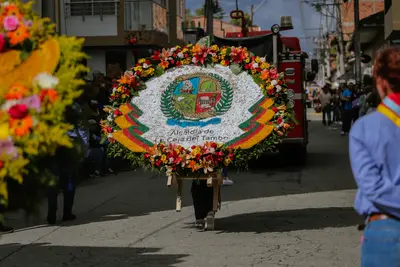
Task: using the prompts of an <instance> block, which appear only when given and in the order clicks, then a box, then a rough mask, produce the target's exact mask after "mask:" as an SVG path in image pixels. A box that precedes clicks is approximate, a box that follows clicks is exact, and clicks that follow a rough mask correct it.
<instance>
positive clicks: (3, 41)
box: [0, 34, 6, 52]
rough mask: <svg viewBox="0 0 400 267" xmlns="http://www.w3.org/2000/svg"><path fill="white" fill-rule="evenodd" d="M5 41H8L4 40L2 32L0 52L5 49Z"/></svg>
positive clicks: (0, 35)
mask: <svg viewBox="0 0 400 267" xmlns="http://www.w3.org/2000/svg"><path fill="white" fill-rule="evenodd" d="M5 43H6V41H5V40H4V35H3V34H0V52H1V51H3V49H4V44H5Z"/></svg>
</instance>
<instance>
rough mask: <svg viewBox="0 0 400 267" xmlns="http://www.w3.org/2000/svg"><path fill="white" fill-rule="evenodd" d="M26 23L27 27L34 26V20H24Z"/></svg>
mask: <svg viewBox="0 0 400 267" xmlns="http://www.w3.org/2000/svg"><path fill="white" fill-rule="evenodd" d="M24 24H25V26H26V27H28V28H29V27H32V25H33V22H32V20H24Z"/></svg>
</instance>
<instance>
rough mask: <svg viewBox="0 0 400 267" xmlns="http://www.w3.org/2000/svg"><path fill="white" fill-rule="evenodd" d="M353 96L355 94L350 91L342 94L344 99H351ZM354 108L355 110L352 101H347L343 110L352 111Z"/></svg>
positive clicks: (346, 90) (347, 90)
mask: <svg viewBox="0 0 400 267" xmlns="http://www.w3.org/2000/svg"><path fill="white" fill-rule="evenodd" d="M352 95H353V92H352V91H350V89H345V90H344V91H343V92H342V97H351V96H352ZM352 108H353V105H352V103H351V101H345V102H344V104H343V109H344V110H350V109H352Z"/></svg>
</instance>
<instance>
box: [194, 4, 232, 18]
mask: <svg viewBox="0 0 400 267" xmlns="http://www.w3.org/2000/svg"><path fill="white" fill-rule="evenodd" d="M205 9H206V8H205V4H204V5H202V6H201V7H200V8H198V9H196V10H195V14H196V16H205ZM213 11H214V18H216V19H222V18H223V17H224V15H225V12H224V9H223V8H222V7H221V6H220V5H218V4H217V3H216V1H213Z"/></svg>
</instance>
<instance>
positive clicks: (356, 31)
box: [354, 0, 361, 82]
mask: <svg viewBox="0 0 400 267" xmlns="http://www.w3.org/2000/svg"><path fill="white" fill-rule="evenodd" d="M359 29H360V5H359V0H354V50H355V51H354V52H355V56H356V62H355V63H356V68H355V76H356V77H355V78H356V82H361V44H360V30H359Z"/></svg>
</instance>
